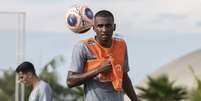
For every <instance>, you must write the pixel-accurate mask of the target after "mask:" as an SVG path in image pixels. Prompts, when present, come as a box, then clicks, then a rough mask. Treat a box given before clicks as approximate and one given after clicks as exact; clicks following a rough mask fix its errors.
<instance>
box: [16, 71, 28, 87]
mask: <svg viewBox="0 0 201 101" xmlns="http://www.w3.org/2000/svg"><path fill="white" fill-rule="evenodd" d="M18 75H19V81H20V83H23V84H25V85H30V81H31V73H30V72H27V73H23V72H19V73H18Z"/></svg>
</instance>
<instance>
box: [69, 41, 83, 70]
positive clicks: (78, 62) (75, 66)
mask: <svg viewBox="0 0 201 101" xmlns="http://www.w3.org/2000/svg"><path fill="white" fill-rule="evenodd" d="M86 47H87V46H86V45H85V44H84V43H83V42H81V41H79V42H78V43H77V44H76V45H75V46H74V48H73V52H72V57H71V64H70V68H69V71H73V72H79V73H80V72H82V71H83V68H84V64H85V61H86Z"/></svg>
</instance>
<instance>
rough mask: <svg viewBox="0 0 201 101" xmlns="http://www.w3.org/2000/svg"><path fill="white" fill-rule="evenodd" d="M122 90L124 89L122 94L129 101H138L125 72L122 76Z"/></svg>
mask: <svg viewBox="0 0 201 101" xmlns="http://www.w3.org/2000/svg"><path fill="white" fill-rule="evenodd" d="M123 89H124V92H125V93H126V94H127V95H128V97H129V98H130V99H131V101H138V99H137V95H136V93H135V91H134V88H133V85H132V82H131V80H130V78H129V76H128V74H127V72H125V73H124V76H123Z"/></svg>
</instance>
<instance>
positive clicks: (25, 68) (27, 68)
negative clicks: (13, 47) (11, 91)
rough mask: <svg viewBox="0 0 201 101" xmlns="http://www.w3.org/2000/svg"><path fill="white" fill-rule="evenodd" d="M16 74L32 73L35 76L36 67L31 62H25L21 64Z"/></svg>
mask: <svg viewBox="0 0 201 101" xmlns="http://www.w3.org/2000/svg"><path fill="white" fill-rule="evenodd" d="M15 72H17V73H19V72H22V73H27V72H31V73H33V74H34V75H36V72H35V68H34V65H33V64H32V63H31V62H28V61H25V62H23V63H21V64H20V65H19V66H18V67H17V68H16V70H15Z"/></svg>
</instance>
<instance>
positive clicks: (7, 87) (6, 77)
mask: <svg viewBox="0 0 201 101" xmlns="http://www.w3.org/2000/svg"><path fill="white" fill-rule="evenodd" d="M14 87H15V74H14V73H13V71H11V70H10V69H9V70H5V71H3V75H2V77H0V100H1V101H13V100H14V97H15V88H14Z"/></svg>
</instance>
